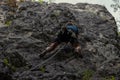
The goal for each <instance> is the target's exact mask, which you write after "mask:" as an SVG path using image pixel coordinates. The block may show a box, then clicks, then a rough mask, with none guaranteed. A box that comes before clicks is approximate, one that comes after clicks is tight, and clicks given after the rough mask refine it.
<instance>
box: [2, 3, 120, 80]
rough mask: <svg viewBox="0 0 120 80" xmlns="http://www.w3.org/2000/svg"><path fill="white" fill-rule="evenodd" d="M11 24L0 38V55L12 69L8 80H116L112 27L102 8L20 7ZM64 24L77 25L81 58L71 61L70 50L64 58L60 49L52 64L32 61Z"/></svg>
mask: <svg viewBox="0 0 120 80" xmlns="http://www.w3.org/2000/svg"><path fill="white" fill-rule="evenodd" d="M14 18H15V19H14V20H13V21H12V23H11V25H10V26H9V27H8V28H7V29H6V31H4V32H3V33H1V34H2V35H1V36H0V37H2V39H1V43H2V45H1V47H2V46H4V50H3V53H5V54H9V55H8V57H10V60H11V61H10V62H11V64H13V65H15V66H16V67H18V70H17V71H15V72H13V75H12V77H13V78H14V79H16V80H31V79H32V80H41V79H44V80H80V79H83V80H84V79H85V80H86V79H92V80H101V79H105V78H109V79H111V77H112V78H115V79H120V78H119V67H120V65H119V62H120V59H119V57H120V50H119V49H120V47H119V45H118V40H119V39H118V35H117V26H116V22H115V20H114V17H113V16H112V15H111V14H110V13H109V12H108V11H107V9H106V8H105V7H104V6H101V5H98V4H87V3H77V4H75V5H73V4H68V3H59V4H55V3H51V4H47V3H43V4H39V3H37V2H24V3H21V4H20V5H18V9H17V10H16V15H14ZM69 20H74V21H75V22H76V24H77V25H78V28H79V38H78V39H79V41H80V45H81V48H82V49H81V53H82V55H83V58H82V59H81V58H75V57H74V53H73V52H72V50H70V51H68V52H65V51H63V50H62V49H61V48H59V49H58V50H59V52H57V53H58V54H57V55H55V56H54V57H52V58H50V57H48V58H47V59H46V60H43V59H41V58H39V57H38V55H39V54H40V53H41V52H42V51H43V50H44V49H45V48H46V47H47V46H48V45H49V44H50V43H51V42H52V40H53V39H54V38H55V36H56V33H57V32H58V31H59V29H60V28H61V27H62V26H64V25H65V23H66V22H67V21H69ZM0 31H1V32H2V30H1V29H0ZM3 35H5V36H3ZM61 46H64V45H63V44H61ZM70 47H71V46H70ZM71 49H72V48H71ZM54 54H55V53H54ZM16 57H17V59H15V58H16ZM8 60H9V59H8ZM13 60H15V61H13ZM16 61H17V62H16ZM24 62H25V63H24ZM26 66H27V68H26ZM31 67H32V69H33V68H34V69H33V70H32V69H31Z"/></svg>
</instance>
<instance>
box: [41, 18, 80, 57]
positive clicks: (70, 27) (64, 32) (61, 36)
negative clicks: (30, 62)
mask: <svg viewBox="0 0 120 80" xmlns="http://www.w3.org/2000/svg"><path fill="white" fill-rule="evenodd" d="M62 42H65V43H68V42H70V43H71V45H72V46H73V48H74V53H75V54H76V56H80V57H81V58H82V55H81V53H80V50H81V47H80V44H79V42H78V27H77V26H76V24H75V22H74V21H73V20H70V21H68V22H67V23H66V25H65V26H64V27H62V28H61V30H60V31H59V32H58V34H57V37H56V38H55V40H54V41H53V42H52V43H51V44H50V46H48V47H47V48H46V49H45V50H44V51H43V52H42V53H41V54H40V55H39V57H40V58H41V57H43V56H45V55H46V54H47V53H48V52H51V51H53V50H54V49H55V48H56V47H57V46H58V45H59V44H60V43H62Z"/></svg>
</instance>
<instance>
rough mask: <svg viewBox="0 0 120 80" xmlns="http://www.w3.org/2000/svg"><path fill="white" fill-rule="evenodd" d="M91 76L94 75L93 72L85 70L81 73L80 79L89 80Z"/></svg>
mask: <svg viewBox="0 0 120 80" xmlns="http://www.w3.org/2000/svg"><path fill="white" fill-rule="evenodd" d="M93 74H94V71H93V70H89V69H88V70H85V71H84V72H83V78H82V80H91V77H92V76H93Z"/></svg>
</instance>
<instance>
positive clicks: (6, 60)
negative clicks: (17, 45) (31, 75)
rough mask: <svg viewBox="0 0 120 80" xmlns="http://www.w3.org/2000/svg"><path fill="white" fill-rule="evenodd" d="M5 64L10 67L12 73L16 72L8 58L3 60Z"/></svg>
mask: <svg viewBox="0 0 120 80" xmlns="http://www.w3.org/2000/svg"><path fill="white" fill-rule="evenodd" d="M3 63H4V64H5V66H7V67H9V68H10V69H11V70H12V71H16V68H15V67H14V66H12V65H11V64H10V63H9V61H8V59H7V58H5V59H3Z"/></svg>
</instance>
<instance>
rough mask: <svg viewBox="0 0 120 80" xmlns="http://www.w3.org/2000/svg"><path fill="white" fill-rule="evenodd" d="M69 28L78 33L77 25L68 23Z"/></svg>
mask: <svg viewBox="0 0 120 80" xmlns="http://www.w3.org/2000/svg"><path fill="white" fill-rule="evenodd" d="M66 28H67V30H72V31H73V32H74V33H75V34H78V27H77V26H75V25H67V26H66Z"/></svg>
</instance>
